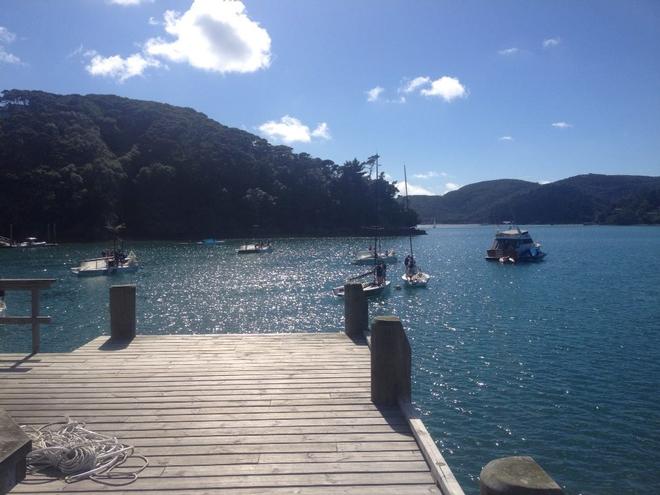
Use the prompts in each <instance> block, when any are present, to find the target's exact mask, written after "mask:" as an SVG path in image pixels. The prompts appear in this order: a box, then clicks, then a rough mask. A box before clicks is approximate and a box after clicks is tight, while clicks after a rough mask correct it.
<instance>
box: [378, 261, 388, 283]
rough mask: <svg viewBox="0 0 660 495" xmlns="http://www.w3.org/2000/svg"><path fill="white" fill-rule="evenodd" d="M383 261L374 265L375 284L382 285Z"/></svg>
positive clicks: (383, 279)
mask: <svg viewBox="0 0 660 495" xmlns="http://www.w3.org/2000/svg"><path fill="white" fill-rule="evenodd" d="M385 270H386V268H385V263H383V262H382V261H381V262H379V263H378V264H377V265H376V284H378V285H383V284H384V283H385Z"/></svg>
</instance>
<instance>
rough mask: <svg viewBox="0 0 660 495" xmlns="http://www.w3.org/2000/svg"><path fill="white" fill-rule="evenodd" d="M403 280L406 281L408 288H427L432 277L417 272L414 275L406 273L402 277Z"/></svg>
mask: <svg viewBox="0 0 660 495" xmlns="http://www.w3.org/2000/svg"><path fill="white" fill-rule="evenodd" d="M401 280H403V281H404V283H405V284H406V287H426V286H428V284H429V280H431V275H429V274H428V273H424V272H417V273H414V274H412V275H408V274H407V273H404V274H403V275H401Z"/></svg>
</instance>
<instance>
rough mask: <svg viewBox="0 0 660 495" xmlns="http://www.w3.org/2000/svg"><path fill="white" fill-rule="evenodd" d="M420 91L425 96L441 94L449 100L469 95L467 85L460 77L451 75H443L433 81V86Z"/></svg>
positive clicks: (440, 95)
mask: <svg viewBox="0 0 660 495" xmlns="http://www.w3.org/2000/svg"><path fill="white" fill-rule="evenodd" d="M420 93H421V94H423V95H424V96H439V97H440V98H442V99H444V100H445V101H448V102H449V101H452V100H454V99H456V98H465V97H466V96H467V90H466V89H465V86H463V85H462V84H461V82H460V81H459V80H458V79H456V78H454V77H449V76H442V77H441V78H439V79H436V80H435V81H432V82H431V87H430V88H429V89H422V90H421V91H420Z"/></svg>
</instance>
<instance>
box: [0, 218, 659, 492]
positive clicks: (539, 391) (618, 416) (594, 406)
mask: <svg viewBox="0 0 660 495" xmlns="http://www.w3.org/2000/svg"><path fill="white" fill-rule="evenodd" d="M428 232H429V235H428V236H424V237H418V238H416V239H415V240H414V242H415V248H416V253H417V258H418V260H419V264H420V266H421V267H422V268H424V269H425V270H426V271H428V272H429V273H431V274H432V275H433V276H434V278H433V279H432V280H431V284H430V286H429V288H428V289H416V290H409V289H403V290H400V291H397V290H394V288H393V289H392V290H391V291H390V293H389V295H388V296H387V297H383V298H381V299H378V300H374V301H372V302H371V303H370V311H371V314H372V315H373V314H396V315H398V316H399V317H401V319H402V320H403V321H404V324H405V325H406V327H407V331H408V335H409V337H410V340H411V344H412V347H413V368H414V369H413V373H414V375H413V378H414V385H413V398H414V400H415V402H416V405H417V407H418V408H419V409H420V411H421V413H422V414H423V417H424V422H425V424H426V425H427V427H428V428H429V430H430V431H431V434H432V435H433V437H434V438H435V439H436V440H437V442H438V445H439V446H440V448H441V450H442V452H443V455H444V456H445V458H446V459H447V461H448V463H449V465H450V467H451V468H452V470H453V471H454V473H455V474H456V476H457V477H458V479H459V481H460V483H461V484H462V486H463V487H464V489H465V491H466V492H467V493H469V494H476V493H478V486H477V480H478V475H479V472H480V470H481V468H482V467H483V466H484V465H485V464H486V463H487V462H488V461H490V460H491V459H494V458H497V457H502V456H507V455H532V456H533V457H534V458H535V459H536V460H537V461H538V462H539V463H540V464H541V465H542V466H543V467H544V468H545V469H546V470H547V471H549V472H550V473H551V474H552V475H553V477H554V478H555V479H556V480H557V481H558V482H559V483H560V484H561V485H563V486H564V487H565V489H566V491H567V493H569V494H578V493H581V494H584V495H587V494H594V495H595V494H600V495H602V494H634V493H651V492H653V491H654V490H655V489H656V487H657V486H658V485H660V470H659V469H658V466H660V454H659V452H660V412H659V411H660V398H659V397H660V395H659V393H658V391H659V390H660V350H659V349H660V256H659V255H660V229H658V228H644V227H564V226H562V227H541V226H537V227H532V228H531V234H532V236H533V237H534V239H535V240H538V241H541V242H542V243H543V245H544V248H545V249H546V250H547V251H548V252H549V253H550V254H549V256H548V258H547V259H546V260H545V261H544V262H543V263H539V264H530V265H518V266H511V265H500V264H499V263H488V262H486V261H484V260H483V255H484V250H485V249H486V247H488V246H489V245H490V243H491V240H492V236H493V229H492V227H444V228H441V227H439V228H437V229H429V230H428ZM366 242H367V241H366V240H361V239H350V240H345V239H320V240H319V239H281V240H276V243H275V248H276V250H275V252H273V253H271V254H263V255H245V256H237V255H236V254H235V252H234V250H235V248H236V247H237V245H238V243H231V242H227V243H226V244H224V245H219V246H198V245H182V244H175V243H165V242H149V243H135V244H133V245H131V247H132V248H133V249H135V251H136V252H137V254H138V257H139V259H140V263H141V265H142V268H141V270H140V271H139V272H138V273H137V274H134V275H121V276H117V277H114V278H103V277H99V278H90V279H78V278H76V277H74V276H72V275H70V274H69V268H70V267H71V266H74V265H76V263H77V261H78V260H80V259H83V258H86V257H93V256H96V255H97V253H98V252H99V251H100V250H101V249H103V248H104V247H105V246H104V245H101V244H98V245H82V244H79V245H66V246H59V247H56V248H50V249H35V250H31V251H24V250H0V277H4V278H9V277H49V278H56V279H57V283H56V284H55V285H54V286H53V288H52V289H50V290H48V291H45V292H44V293H43V296H42V307H43V308H44V309H43V310H42V313H44V314H49V315H51V316H52V317H53V321H54V323H53V324H52V325H48V326H45V327H43V329H42V348H43V351H45V352H48V351H66V350H71V349H74V348H76V347H78V346H79V345H81V344H83V343H84V342H87V341H88V340H90V339H92V338H94V337H96V336H98V335H100V334H103V333H107V331H106V330H107V328H108V309H107V307H108V287H109V286H110V285H111V284H116V283H133V282H135V283H136V284H137V286H138V301H137V304H138V329H139V331H140V332H141V333H181V334H190V333H210V332H218V333H222V332H289V331H304V332H323V331H336V330H338V329H340V328H341V327H342V324H343V323H342V318H343V306H342V303H341V301H337V300H335V299H334V298H333V297H332V296H331V295H330V292H331V288H332V287H333V286H335V285H337V284H338V283H339V282H341V281H342V280H343V279H344V278H345V277H347V276H350V275H355V274H357V273H360V271H363V267H354V266H351V265H350V264H348V263H347V260H348V259H349V256H350V253H351V252H354V251H357V250H359V249H363V248H364V247H365V245H366ZM385 246H388V247H394V248H395V249H397V251H398V252H399V253H400V254H402V255H405V252H406V250H407V239H405V238H396V239H390V240H388V242H386V243H385ZM401 257H403V256H401ZM402 270H403V263H401V262H400V263H399V264H398V265H396V266H395V267H394V268H392V269H391V270H390V275H391V279H392V280H393V285H398V284H399V279H398V277H399V276H400V274H401V272H402ZM364 271H366V270H364ZM7 303H8V306H9V307H10V310H11V311H10V312H11V313H14V314H28V309H29V301H28V296H27V294H20V293H15V292H12V293H9V294H8V296H7ZM29 349H30V331H29V328H24V327H0V352H6V351H15V352H24V351H28V350H29Z"/></svg>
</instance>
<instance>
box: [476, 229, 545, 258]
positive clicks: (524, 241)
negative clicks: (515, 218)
mask: <svg viewBox="0 0 660 495" xmlns="http://www.w3.org/2000/svg"><path fill="white" fill-rule="evenodd" d="M545 256H546V253H545V252H543V250H541V244H539V243H538V242H534V240H533V239H532V236H531V235H529V232H528V231H527V230H521V229H520V227H518V226H517V225H513V224H512V223H511V222H504V223H503V227H501V228H500V229H498V230H497V232H496V233H495V240H494V241H493V245H492V246H491V248H490V249H488V250H486V260H488V261H499V262H500V263H511V264H515V263H519V262H524V261H541V260H542V259H543V258H545Z"/></svg>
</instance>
